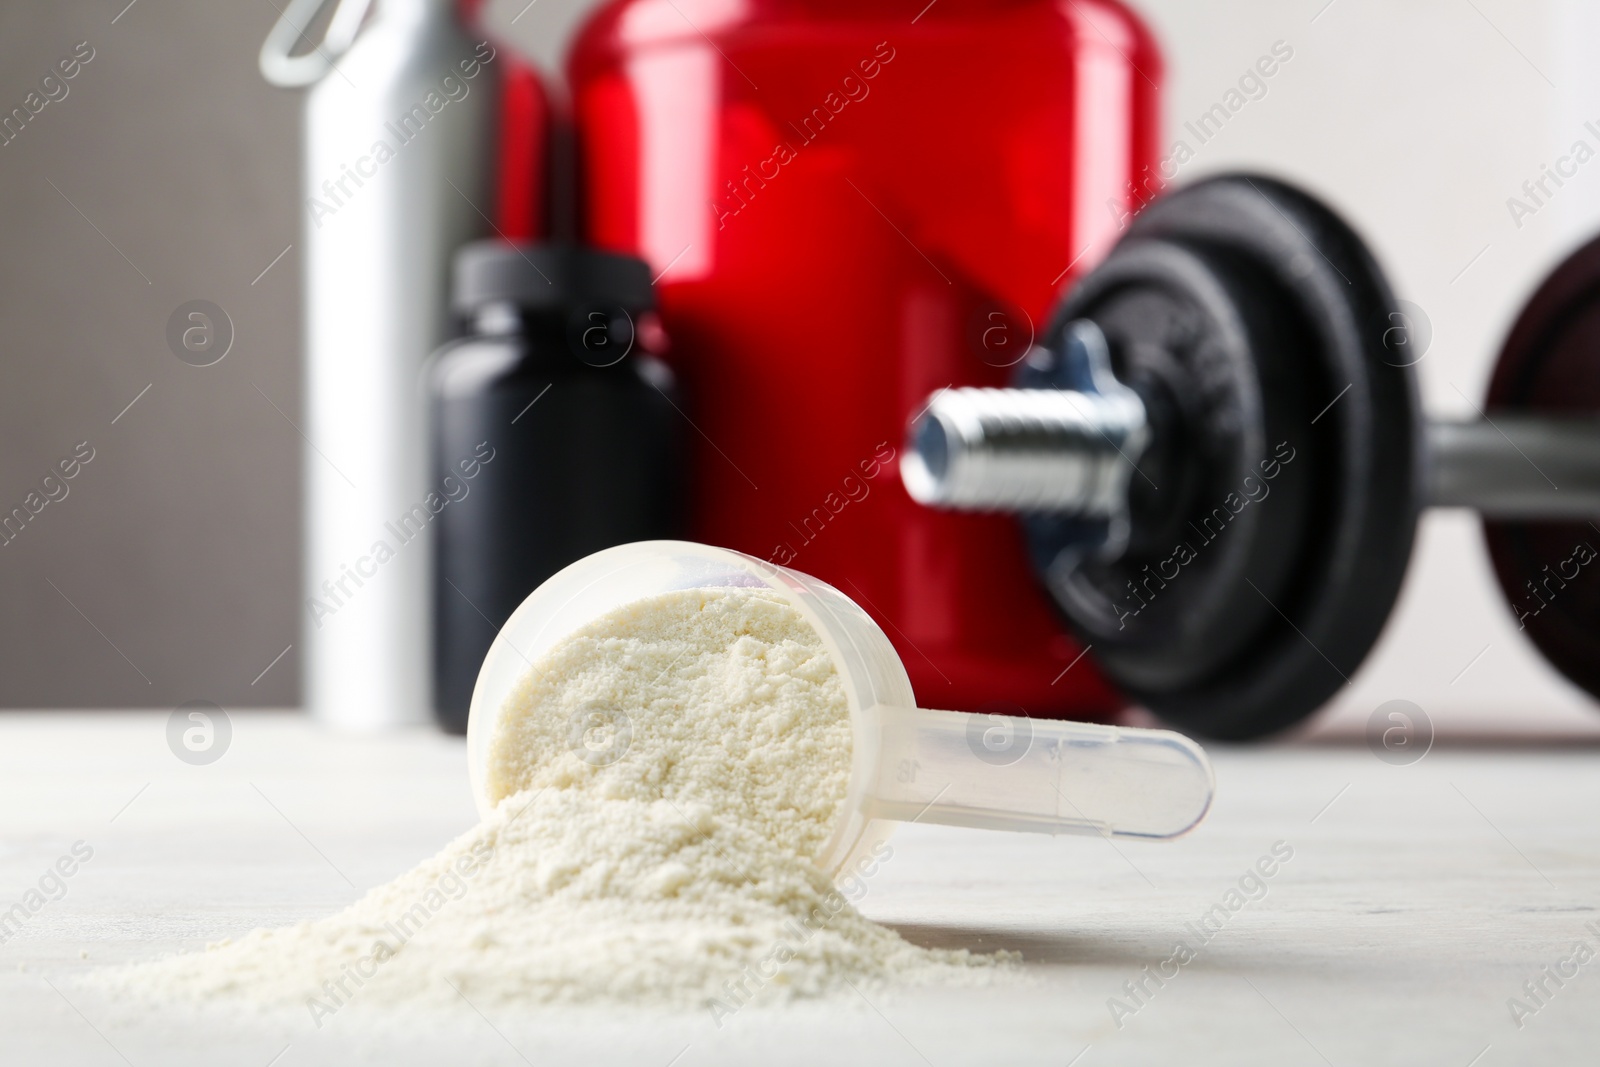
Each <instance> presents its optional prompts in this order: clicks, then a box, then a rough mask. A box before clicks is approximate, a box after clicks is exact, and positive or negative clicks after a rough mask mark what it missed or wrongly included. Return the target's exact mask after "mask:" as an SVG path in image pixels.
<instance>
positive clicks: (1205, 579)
mask: <svg viewBox="0 0 1600 1067" xmlns="http://www.w3.org/2000/svg"><path fill="white" fill-rule="evenodd" d="M1270 291H1271V283H1270V279H1266V278H1262V277H1260V276H1259V272H1257V271H1255V270H1253V269H1252V265H1251V264H1250V263H1249V262H1247V261H1243V260H1241V259H1240V258H1239V257H1237V256H1232V255H1226V254H1220V253H1218V252H1217V251H1216V250H1212V249H1207V248H1204V247H1199V246H1191V245H1187V244H1179V243H1176V242H1172V241H1165V240H1159V239H1154V238H1138V237H1135V238H1130V239H1128V240H1125V241H1123V242H1121V243H1120V244H1119V245H1118V246H1117V248H1116V250H1115V251H1114V252H1113V253H1112V254H1111V256H1110V257H1109V258H1108V259H1107V260H1106V261H1105V262H1104V263H1102V264H1101V265H1100V266H1099V267H1098V268H1097V269H1096V270H1095V271H1094V273H1093V275H1092V276H1091V277H1090V278H1088V279H1086V280H1085V281H1084V283H1083V284H1082V285H1081V286H1079V287H1078V288H1077V289H1076V290H1075V291H1074V292H1073V294H1072V296H1071V300H1070V302H1069V303H1068V305H1067V314H1069V315H1070V317H1071V319H1089V320H1091V321H1093V322H1094V323H1096V324H1097V325H1098V326H1099V327H1100V329H1101V331H1102V332H1103V333H1104V334H1105V335H1106V338H1107V341H1108V343H1109V345H1110V348H1111V351H1112V352H1113V353H1114V362H1115V369H1116V372H1117V376H1118V378H1119V380H1121V381H1122V382H1123V383H1124V384H1126V385H1127V386H1129V387H1130V388H1132V389H1133V390H1134V391H1135V392H1137V393H1138V394H1139V395H1140V397H1141V398H1142V399H1143V400H1144V403H1145V408H1146V411H1147V413H1148V414H1149V420H1150V425H1151V429H1152V432H1153V441H1152V443H1151V444H1150V445H1149V447H1147V448H1146V450H1145V452H1144V454H1143V455H1142V456H1141V457H1140V460H1139V463H1138V465H1137V469H1136V471H1135V473H1134V475H1133V477H1132V479H1131V481H1130V484H1129V490H1128V493H1129V503H1130V512H1131V522H1130V524H1129V525H1130V530H1129V541H1128V545H1127V547H1126V550H1125V551H1123V552H1122V553H1121V554H1120V555H1117V556H1116V558H1115V559H1097V558H1094V557H1093V556H1088V557H1086V556H1085V555H1084V554H1083V552H1082V550H1081V549H1080V548H1079V547H1078V544H1079V543H1080V542H1078V541H1077V539H1076V537H1075V534H1076V532H1077V531H1076V530H1074V529H1073V527H1074V525H1075V523H1074V521H1073V520H1071V519H1063V518H1060V517H1057V516H1051V515H1035V516H1027V517H1025V518H1024V520H1023V524H1024V529H1025V531H1026V532H1027V535H1028V541H1029V548H1030V552H1031V554H1032V556H1033V560H1034V563H1035V566H1036V567H1037V568H1038V570H1039V572H1040V573H1041V574H1043V575H1044V576H1045V581H1046V585H1047V586H1048V588H1049V589H1050V592H1051V594H1052V596H1053V597H1054V599H1055V601H1056V603H1057V605H1058V606H1059V607H1060V608H1061V609H1062V611H1063V612H1064V613H1065V614H1066V615H1067V617H1068V619H1069V620H1070V622H1071V624H1072V626H1073V628H1074V630H1075V631H1076V632H1077V633H1078V635H1079V636H1080V637H1081V638H1082V639H1083V640H1084V642H1085V643H1086V644H1090V645H1093V646H1094V650H1095V651H1094V655H1095V656H1096V657H1097V660H1098V662H1099V663H1100V665H1101V666H1102V667H1104V668H1105V669H1106V670H1107V671H1108V673H1110V674H1112V675H1113V676H1114V677H1116V678H1117V679H1118V680H1119V681H1120V682H1121V683H1122V684H1123V685H1124V686H1125V687H1128V688H1134V689H1138V690H1139V691H1141V692H1173V691H1178V690H1181V689H1183V688H1186V687H1188V686H1192V685H1195V684H1200V683H1204V682H1206V681H1207V680H1209V679H1210V678H1211V677H1213V676H1214V675H1215V674H1216V672H1217V671H1218V670H1219V669H1222V668H1224V667H1226V666H1227V665H1229V664H1231V663H1232V662H1233V661H1235V660H1236V659H1238V658H1239V656H1240V655H1241V654H1243V653H1244V652H1246V650H1247V649H1248V648H1249V647H1250V646H1251V645H1252V644H1253V641H1254V640H1255V638H1256V636H1257V635H1259V634H1260V633H1261V632H1262V631H1263V630H1264V629H1265V628H1267V627H1269V626H1270V625H1272V623H1273V622H1274V621H1275V619H1276V615H1275V613H1274V611H1273V608H1272V603H1273V602H1276V601H1277V600H1279V599H1280V598H1281V597H1282V595H1283V594H1284V592H1285V590H1286V588H1287V586H1288V583H1289V582H1290V581H1291V580H1292V579H1293V577H1294V574H1295V572H1296V570H1297V569H1298V564H1299V556H1300V555H1301V551H1300V550H1301V548H1302V546H1303V545H1304V544H1305V542H1306V524H1307V520H1308V518H1309V513H1310V505H1311V500H1310V489H1311V485H1310V478H1309V474H1310V472H1311V470H1312V469H1313V466H1314V465H1313V464H1312V463H1310V462H1309V461H1308V460H1307V459H1306V458H1305V443H1304V442H1302V443H1301V446H1300V449H1299V454H1298V455H1296V452H1295V450H1294V448H1293V447H1291V446H1288V445H1287V439H1288V437H1289V436H1291V435H1292V434H1293V433H1294V431H1295V430H1296V428H1297V427H1299V426H1302V425H1304V424H1305V423H1306V422H1307V421H1308V420H1309V419H1310V418H1311V416H1312V414H1314V411H1313V410H1311V409H1310V404H1311V403H1312V401H1313V399H1314V398H1313V396H1312V394H1311V393H1310V391H1309V388H1308V386H1309V384H1310V383H1309V382H1308V380H1307V376H1306V375H1305V374H1304V373H1303V370H1304V365H1303V361H1302V360H1300V359H1298V358H1297V357H1296V355H1295V353H1298V352H1300V351H1302V350H1304V348H1305V347H1306V346H1307V344H1309V343H1310V339H1309V338H1308V337H1307V336H1305V334H1304V331H1301V330H1298V329H1296V327H1297V326H1298V323H1297V322H1296V321H1295V320H1294V319H1293V318H1292V317H1286V316H1283V315H1281V314H1279V313H1277V311H1276V309H1275V308H1274V307H1272V306H1270V305H1269V304H1267V303H1266V302H1264V301H1263V299H1262V298H1263V296H1264V295H1266V294H1268V293H1269V292H1270ZM1064 321H1070V319H1069V320H1064ZM1051 369H1052V368H1051V367H1050V366H1049V365H1048V364H1046V365H1041V362H1040V361H1038V360H1030V361H1029V362H1028V363H1027V364H1025V365H1024V366H1023V368H1022V370H1021V372H1020V373H1019V375H1018V377H1017V384H1018V385H1019V386H1021V387H1023V388H1045V387H1050V386H1055V387H1057V388H1061V387H1065V386H1066V385H1067V384H1068V383H1065V382H1058V381H1053V380H1052V379H1051V374H1050V371H1051ZM1280 445H1282V447H1281V448H1280V447H1279V446H1280ZM1275 449H1277V450H1278V451H1279V454H1278V455H1274V450H1275ZM1286 458H1287V459H1288V460H1289V462H1288V463H1285V462H1283V460H1284V459H1286ZM1269 475H1270V477H1269Z"/></svg>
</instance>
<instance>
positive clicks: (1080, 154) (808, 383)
mask: <svg viewBox="0 0 1600 1067" xmlns="http://www.w3.org/2000/svg"><path fill="white" fill-rule="evenodd" d="M923 3H925V0H913V2H911V3H905V2H898V0H897V2H892V3H891V2H886V0H620V2H616V3H612V4H609V5H607V6H606V7H604V8H603V9H601V10H600V11H599V12H598V13H597V14H596V15H595V16H594V17H593V19H592V20H591V21H590V22H589V24H588V26H587V27H586V28H585V30H584V31H583V33H582V34H581V36H580V38H579V40H578V42H577V44H576V45H575V48H574V51H573V54H572V56H571V58H570V61H569V75H570V78H571V85H572V94H573V95H572V102H573V109H574V119H575V122H576V124H577V134H578V144H579V159H580V166H581V169H582V174H583V176H582V179H581V183H580V188H581V189H583V195H584V197H585V198H586V200H585V204H584V207H583V213H582V225H583V227H584V230H585V234H586V236H587V237H588V238H589V239H590V240H592V241H593V242H595V243H596V244H598V245H600V246H601V247H604V248H608V249H612V250H616V251H619V252H626V253H629V254H632V255H637V256H640V257H642V258H644V259H645V260H647V261H648V262H649V263H651V264H652V266H653V268H654V270H655V271H656V272H659V273H660V275H661V277H660V301H661V315H662V318H663V321H664V325H665V326H666V329H667V333H668V335H669V336H671V337H672V339H673V346H674V347H673V354H672V361H673V363H674V366H675V367H676V369H677V370H678V372H679V374H680V376H681V380H682V384H683V389H684V393H685V395H686V396H687V397H689V398H690V406H689V407H688V408H687V409H686V414H687V415H688V417H689V418H691V420H692V421H693V423H694V426H695V430H696V431H697V432H696V433H695V434H694V435H693V436H694V439H695V444H696V447H697V452H696V454H695V459H694V462H693V469H692V479H693V483H694V491H693V500H692V502H691V515H692V534H693V535H694V536H695V537H697V538H698V539H700V540H703V541H707V542H710V543H712V544H717V545H724V546H727V547H730V548H736V549H740V550H743V551H746V552H750V553H753V554H756V555H759V556H762V557H764V558H768V559H771V560H773V561H775V562H778V563H782V564H786V565H793V566H795V567H798V568H800V569H802V570H805V571H808V572H810V573H812V574H815V575H817V576H818V577H820V578H823V579H824V580H826V581H828V582H830V583H832V584H834V585H836V586H837V587H838V588H840V589H841V590H843V591H844V592H845V593H847V594H849V595H850V596H851V597H853V598H855V599H856V600H857V601H858V602H859V603H861V604H862V606H863V607H865V608H866V609H867V610H868V611H870V612H871V613H872V614H873V616H874V617H875V618H876V619H877V620H878V622H879V623H880V624H881V625H882V626H883V627H884V629H885V630H886V631H887V632H888V634H889V636H890V637H891V638H892V639H893V641H894V642H895V645H896V647H897V648H898V649H899V652H900V655H901V657H902V658H903V659H904V661H905V664H906V668H907V670H908V671H909V672H910V674H911V679H912V682H913V684H914V686H915V687H916V690H917V698H918V700H919V701H920V702H921V703H922V704H923V706H925V707H949V708H956V709H964V710H974V709H991V710H998V709H1000V708H1002V707H1005V708H1009V709H1010V710H1013V711H1014V710H1015V708H1016V707H1018V706H1020V707H1021V708H1022V709H1023V710H1025V711H1026V712H1028V713H1029V714H1033V715H1041V716H1070V717H1100V716H1104V715H1107V714H1110V713H1112V712H1114V711H1115V710H1116V709H1117V708H1119V707H1120V706H1121V703H1122V702H1121V701H1120V700H1119V698H1118V697H1117V696H1116V695H1115V694H1114V693H1113V692H1112V691H1111V690H1110V689H1109V688H1108V687H1107V686H1106V684H1105V683H1104V682H1103V681H1102V680H1101V679H1100V678H1099V676H1098V675H1097V674H1096V672H1095V671H1094V669H1093V668H1092V666H1091V664H1090V662H1089V661H1088V660H1087V659H1085V660H1082V661H1078V662H1076V664H1075V665H1074V663H1075V661H1076V660H1077V657H1078V655H1079V653H1080V652H1081V651H1082V649H1081V648H1079V647H1078V646H1077V644H1076V643H1075V642H1074V641H1073V640H1072V639H1071V638H1070V637H1068V636H1066V635H1065V633H1064V632H1063V629H1062V627H1061V625H1060V623H1059V621H1058V619H1057V618H1056V616H1055V614H1054V612H1053V609H1052V608H1051V607H1050V605H1049V603H1048V601H1047V599H1046V597H1045V595H1044V593H1043V592H1042V591H1041V590H1040V588H1039V586H1038V583H1037V580H1036V579H1035V577H1034V575H1033V574H1032V573H1031V571H1030V569H1029V566H1028V564H1027V562H1026V560H1025V557H1024V553H1023V551H1022V548H1021V541H1020V535H1019V533H1018V531H1017V529H1016V527H1015V525H1014V523H1013V522H1012V521H1011V520H1010V519H1008V518H1004V517H997V516H974V515H958V514H944V513H937V512H933V511H930V510H926V509H924V508H921V507H919V506H918V505H916V504H914V503H912V501H911V500H910V499H909V498H908V497H907V496H906V494H905V491H904V490H903V489H902V488H901V486H900V481H899V475H898V471H897V463H898V458H897V457H898V453H899V450H900V448H901V439H902V436H903V434H904V428H905V425H906V421H907V418H908V417H909V416H910V415H912V414H913V413H915V412H916V411H917V410H918V409H919V408H920V406H921V405H922V403H923V402H924V400H925V399H926V397H927V396H928V395H929V394H930V393H932V392H933V391H934V390H937V389H939V388H941V387H944V386H948V385H1001V384H1004V383H1005V382H1006V381H1007V380H1008V379H1009V377H1010V375H1011V373H1012V371H1011V365H1012V364H1014V363H1015V362H1016V361H1017V360H1018V359H1020V358H1021V355H1022V353H1023V351H1024V350H1025V348H1026V346H1027V343H1028V341H1029V334H1030V332H1031V331H1032V330H1033V329H1034V328H1035V327H1038V328H1042V327H1043V325H1044V322H1045V319H1046V316H1047V315H1048V313H1049V310H1050V308H1051V306H1052V304H1053V303H1054V301H1055V299H1056V297H1057V295H1058V293H1059V292H1060V291H1061V290H1062V288H1063V287H1064V286H1067V285H1069V284H1071V282H1072V280H1073V278H1074V276H1075V274H1076V273H1078V272H1081V271H1083V270H1085V269H1087V268H1088V267H1090V266H1092V265H1093V264H1094V263H1095V262H1097V261H1098V259H1099V258H1100V257H1101V256H1102V255H1103V254H1104V253H1105V252H1106V251H1107V250H1109V248H1110V246H1111V244H1112V243H1113V242H1114V241H1115V239H1116V237H1117V235H1118V233H1119V231H1120V228H1121V226H1122V225H1123V223H1124V222H1125V221H1126V217H1127V213H1128V212H1129V211H1130V210H1131V209H1133V208H1134V207H1135V206H1136V205H1137V204H1138V203H1139V202H1140V201H1141V200H1142V199H1148V196H1149V194H1148V192H1143V193H1139V192H1136V189H1138V188H1140V187H1141V186H1144V185H1147V183H1148V178H1147V176H1148V175H1149V174H1152V173H1154V172H1155V169H1156V166H1157V149H1158V143H1157V136H1158V125H1159V116H1158V109H1159V104H1158V89H1157V86H1158V84H1159V82H1160V80H1161V65H1160V59H1159V57H1158V54H1157V51H1156V48H1155V46H1154V43H1153V41H1152V39H1151V37H1150V35H1149V33H1148V32H1147V31H1146V29H1145V28H1144V27H1143V25H1142V24H1141V23H1140V22H1139V20H1138V19H1137V18H1136V17H1135V16H1134V15H1133V14H1131V13H1130V12H1129V11H1128V10H1127V9H1126V8H1124V7H1123V6H1121V5H1120V4H1116V3H1110V2H1107V0H1060V2H1046V0H935V2H934V3H931V4H927V6H926V7H923ZM919 8H920V11H919ZM1069 666H1070V670H1069V669H1068V668H1069Z"/></svg>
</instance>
